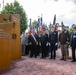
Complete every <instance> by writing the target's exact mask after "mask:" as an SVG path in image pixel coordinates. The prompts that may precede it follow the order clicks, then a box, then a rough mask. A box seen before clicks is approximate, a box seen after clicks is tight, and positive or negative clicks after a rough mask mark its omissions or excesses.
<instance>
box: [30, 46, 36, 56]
mask: <svg viewBox="0 0 76 75" xmlns="http://www.w3.org/2000/svg"><path fill="white" fill-rule="evenodd" d="M30 47H31V48H30V57H33V56H34V55H35V57H37V49H36V45H31V46H30Z"/></svg>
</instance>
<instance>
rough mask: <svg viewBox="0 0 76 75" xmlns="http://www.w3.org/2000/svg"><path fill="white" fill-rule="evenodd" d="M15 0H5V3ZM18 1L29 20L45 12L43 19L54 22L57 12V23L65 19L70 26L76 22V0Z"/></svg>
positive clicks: (0, 2) (46, 21)
mask: <svg viewBox="0 0 76 75" xmlns="http://www.w3.org/2000/svg"><path fill="white" fill-rule="evenodd" d="M13 1H14V0H5V4H6V3H7V2H9V3H10V2H13ZM18 2H19V3H20V5H22V6H23V8H24V10H25V12H26V14H27V17H28V20H29V19H30V18H31V19H32V21H33V20H37V19H38V16H41V14H43V21H44V22H45V23H47V24H49V23H50V22H51V23H53V18H54V14H56V22H57V23H60V24H61V21H63V22H64V24H65V25H68V26H71V25H72V24H73V23H75V24H76V4H75V2H76V0H18ZM0 4H2V0H0ZM1 7H2V6H1ZM0 10H1V8H0Z"/></svg>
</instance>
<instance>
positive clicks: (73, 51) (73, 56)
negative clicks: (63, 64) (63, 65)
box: [72, 45, 76, 61]
mask: <svg viewBox="0 0 76 75" xmlns="http://www.w3.org/2000/svg"><path fill="white" fill-rule="evenodd" d="M75 49H76V45H74V46H72V59H73V61H75Z"/></svg>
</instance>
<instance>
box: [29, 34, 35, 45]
mask: <svg viewBox="0 0 76 75" xmlns="http://www.w3.org/2000/svg"><path fill="white" fill-rule="evenodd" d="M34 37H35V35H34ZM35 39H36V37H35ZM28 42H29V43H31V45H36V41H35V40H34V38H33V37H32V35H31V34H30V35H29V38H28Z"/></svg>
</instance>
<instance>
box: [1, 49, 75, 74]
mask: <svg viewBox="0 0 76 75" xmlns="http://www.w3.org/2000/svg"><path fill="white" fill-rule="evenodd" d="M70 57H71V50H70ZM60 58H61V52H60V49H58V51H57V58H56V60H53V59H52V60H51V59H49V58H48V57H47V58H46V59H40V57H38V58H29V57H28V56H23V57H22V59H21V60H17V61H14V62H13V63H12V66H11V68H10V69H8V70H7V71H3V72H2V74H0V75H76V62H70V61H71V59H68V60H67V61H61V60H60Z"/></svg>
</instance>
